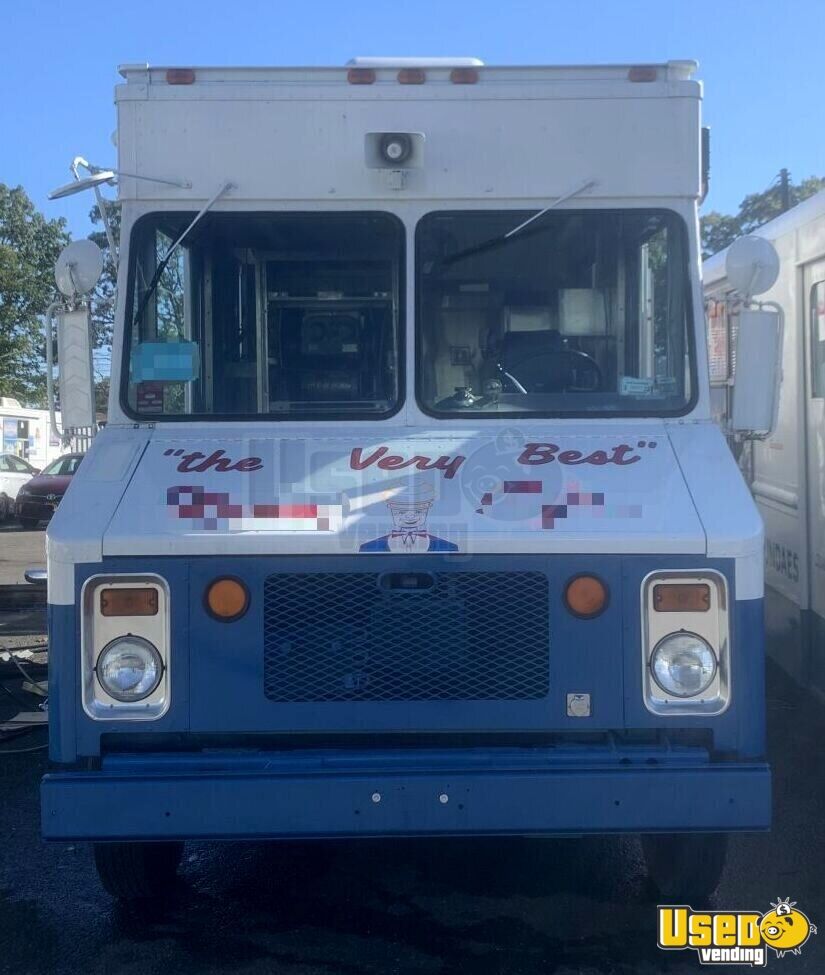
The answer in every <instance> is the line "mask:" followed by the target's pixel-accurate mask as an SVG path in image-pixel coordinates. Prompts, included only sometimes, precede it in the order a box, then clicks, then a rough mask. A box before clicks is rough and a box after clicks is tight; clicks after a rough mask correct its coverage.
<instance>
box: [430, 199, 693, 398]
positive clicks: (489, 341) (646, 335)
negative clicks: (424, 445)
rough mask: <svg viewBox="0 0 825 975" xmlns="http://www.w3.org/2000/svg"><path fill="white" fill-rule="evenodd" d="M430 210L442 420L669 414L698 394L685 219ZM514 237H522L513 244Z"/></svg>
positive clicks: (434, 391) (436, 380)
mask: <svg viewBox="0 0 825 975" xmlns="http://www.w3.org/2000/svg"><path fill="white" fill-rule="evenodd" d="M535 212H536V211H512V210H511V211H481V212H479V211H461V212H441V213H430V214H428V215H427V216H425V217H424V218H423V219H422V220H421V221H420V222H419V224H418V229H417V232H416V248H417V255H416V258H417V260H416V265H417V295H418V300H417V309H418V327H417V336H418V369H417V376H418V397H419V402H420V403H421V405H422V407H423V408H424V409H425V410H426V411H427V412H429V413H431V414H433V415H437V416H446V415H455V414H463V415H467V414H468V413H474V414H477V415H478V416H482V417H483V416H496V415H498V416H500V415H534V416H542V415H544V416H552V415H592V414H609V415H610V414H616V415H620V414H629V413H632V414H644V415H667V414H671V415H672V414H677V413H681V412H685V410H686V408H687V406H688V404H689V402H690V399H691V371H692V352H691V344H690V342H689V333H688V307H689V305H688V290H689V276H688V261H687V240H686V230H685V226H684V223H683V222H682V220H681V219H680V218H679V217H678V216H677V215H676V214H674V213H671V212H667V211H658V210H657V211H652V210H558V211H550V212H547V213H545V214H543V215H541V216H540V217H539V218H538V219H537V220H535V221H534V222H533V223H531V224H529V225H527V226H525V227H524V228H523V229H521V230H518V231H517V232H516V233H512V234H510V232H511V231H512V230H513V228H516V227H519V225H520V224H522V223H523V222H524V221H525V220H526V219H527V218H528V217H530V216H531V215H532V214H533V213H535ZM508 234H510V235H509V236H508Z"/></svg>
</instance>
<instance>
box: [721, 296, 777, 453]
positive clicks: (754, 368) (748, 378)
mask: <svg viewBox="0 0 825 975" xmlns="http://www.w3.org/2000/svg"><path fill="white" fill-rule="evenodd" d="M735 361H736V371H735V373H734V380H733V404H732V405H733V408H732V410H731V423H730V425H731V430H732V431H733V432H734V433H738V434H740V435H742V436H751V437H758V438H762V437H767V436H770V434H771V433H772V432H773V429H774V427H775V426H776V414H777V411H778V410H779V388H780V383H781V380H782V315H781V314H780V312H779V311H774V310H772V309H766V308H762V309H752V308H743V309H742V311H741V312H740V313H739V330H738V332H737V335H736V360H735Z"/></svg>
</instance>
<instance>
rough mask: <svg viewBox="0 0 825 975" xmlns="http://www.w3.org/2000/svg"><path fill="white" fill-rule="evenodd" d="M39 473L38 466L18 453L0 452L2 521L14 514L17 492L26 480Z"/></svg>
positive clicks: (0, 511) (0, 513) (0, 512)
mask: <svg viewBox="0 0 825 975" xmlns="http://www.w3.org/2000/svg"><path fill="white" fill-rule="evenodd" d="M39 473H40V471H39V470H38V469H37V468H36V467H32V465H31V464H30V463H29V462H28V461H26V460H23V458H22V457H18V456H17V454H0V521H5V520H6V518H8V517H9V515H11V514H13V512H14V501H15V498H16V497H17V492H18V491H19V490H20V488H21V487H23V485H24V484H25V483H26V481H29V480H31V478H32V476H33V475H35V474H39Z"/></svg>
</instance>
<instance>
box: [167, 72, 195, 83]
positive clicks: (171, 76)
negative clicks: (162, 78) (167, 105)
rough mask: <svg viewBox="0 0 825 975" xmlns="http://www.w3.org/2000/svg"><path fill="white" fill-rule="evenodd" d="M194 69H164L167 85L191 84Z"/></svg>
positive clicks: (193, 77)
mask: <svg viewBox="0 0 825 975" xmlns="http://www.w3.org/2000/svg"><path fill="white" fill-rule="evenodd" d="M194 83H195V71H194V69H193V68H169V69H167V71H166V84H167V85H193V84H194Z"/></svg>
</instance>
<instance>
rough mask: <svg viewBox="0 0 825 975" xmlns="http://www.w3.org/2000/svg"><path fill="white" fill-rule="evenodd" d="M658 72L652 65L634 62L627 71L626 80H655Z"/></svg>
mask: <svg viewBox="0 0 825 975" xmlns="http://www.w3.org/2000/svg"><path fill="white" fill-rule="evenodd" d="M658 77H659V72H658V71H657V70H656V68H654V67H653V66H652V65H649V64H636V65H634V66H633V67H632V68H630V70H629V71H628V72H627V80H628V81H655V80H656V79H657V78H658Z"/></svg>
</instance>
